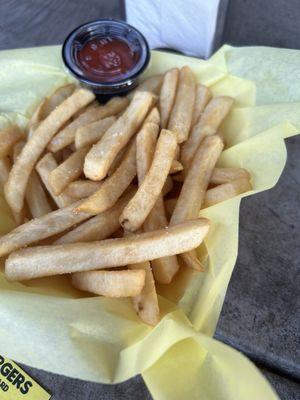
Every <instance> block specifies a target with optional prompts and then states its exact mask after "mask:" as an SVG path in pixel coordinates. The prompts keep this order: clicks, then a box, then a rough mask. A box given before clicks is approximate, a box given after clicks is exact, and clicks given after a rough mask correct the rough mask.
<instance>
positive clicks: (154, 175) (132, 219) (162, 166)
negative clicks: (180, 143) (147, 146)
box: [120, 129, 177, 231]
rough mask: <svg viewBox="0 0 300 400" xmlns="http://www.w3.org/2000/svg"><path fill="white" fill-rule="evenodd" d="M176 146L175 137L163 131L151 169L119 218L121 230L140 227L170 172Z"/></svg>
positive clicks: (169, 132) (131, 229) (132, 229)
mask: <svg viewBox="0 0 300 400" xmlns="http://www.w3.org/2000/svg"><path fill="white" fill-rule="evenodd" d="M176 146H177V139H176V135H175V134H174V133H173V132H171V131H168V130H166V129H163V130H162V131H161V133H160V136H159V139H158V141H157V146H156V149H155V153H154V156H153V161H152V163H151V167H150V169H149V171H148V173H147V175H146V176H145V179H144V180H143V182H142V184H141V186H140V187H139V189H138V191H137V192H136V194H135V196H134V197H133V198H132V199H131V200H130V201H129V203H128V204H127V206H126V207H125V208H124V210H123V213H122V215H121V217H120V223H121V225H122V226H123V228H125V229H127V230H129V231H135V230H137V229H139V228H140V227H141V226H142V224H143V222H144V221H145V219H146V218H147V216H148V214H149V213H150V211H151V209H152V208H153V206H154V204H155V202H156V200H157V199H158V197H159V195H160V192H161V190H162V188H163V186H164V183H165V181H166V179H167V176H168V174H169V172H170V167H171V164H172V161H173V159H174V155H175V151H176Z"/></svg>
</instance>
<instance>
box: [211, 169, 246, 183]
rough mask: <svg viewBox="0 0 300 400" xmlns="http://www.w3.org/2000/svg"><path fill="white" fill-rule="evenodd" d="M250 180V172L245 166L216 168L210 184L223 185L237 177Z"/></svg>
mask: <svg viewBox="0 0 300 400" xmlns="http://www.w3.org/2000/svg"><path fill="white" fill-rule="evenodd" d="M241 178H245V179H248V180H250V174H249V172H248V171H246V170H245V169H243V168H215V169H214V170H213V173H212V175H211V178H210V184H212V185H221V184H222V183H228V182H231V181H233V180H236V179H241Z"/></svg>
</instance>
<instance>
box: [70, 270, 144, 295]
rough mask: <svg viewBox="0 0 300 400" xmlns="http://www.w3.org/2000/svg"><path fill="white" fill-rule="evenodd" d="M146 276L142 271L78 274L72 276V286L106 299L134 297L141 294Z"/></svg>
mask: <svg viewBox="0 0 300 400" xmlns="http://www.w3.org/2000/svg"><path fill="white" fill-rule="evenodd" d="M145 276H146V272H145V270H142V269H140V270H123V271H89V272H77V273H76V274H73V275H72V285H73V286H75V287H76V288H77V289H80V290H85V291H87V292H91V293H95V294H99V295H102V296H105V297H133V296H138V295H139V294H140V293H141V291H142V289H143V286H144V284H145Z"/></svg>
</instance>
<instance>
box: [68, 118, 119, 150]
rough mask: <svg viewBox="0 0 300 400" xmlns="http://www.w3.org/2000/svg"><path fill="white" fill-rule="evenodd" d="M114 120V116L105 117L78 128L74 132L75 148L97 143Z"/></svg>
mask: <svg viewBox="0 0 300 400" xmlns="http://www.w3.org/2000/svg"><path fill="white" fill-rule="evenodd" d="M115 121H116V117H114V116H112V117H107V118H104V119H100V120H99V121H95V122H91V123H90V124H87V125H84V126H82V127H81V128H78V129H77V130H76V133H75V146H76V149H77V150H78V149H81V148H82V147H86V146H91V145H92V144H95V143H97V142H98V141H99V140H100V139H101V138H102V136H103V135H104V133H105V132H106V131H107V129H108V128H110V127H111V125H112V124H113V123H114V122H115Z"/></svg>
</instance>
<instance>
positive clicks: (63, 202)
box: [35, 153, 74, 208]
mask: <svg viewBox="0 0 300 400" xmlns="http://www.w3.org/2000/svg"><path fill="white" fill-rule="evenodd" d="M57 167H58V165H57V162H56V160H55V158H54V157H53V155H52V154H51V153H46V154H45V155H44V157H43V158H41V159H40V161H39V162H38V163H37V165H36V167H35V168H36V170H37V172H38V174H39V176H40V178H41V180H42V182H43V184H44V186H45V187H46V189H47V190H48V192H49V194H50V196H51V197H52V198H53V200H54V201H55V203H56V204H57V206H58V207H59V208H62V207H66V206H68V205H70V204H72V203H73V202H74V199H73V198H72V197H70V196H68V195H67V194H65V193H61V194H60V195H59V196H56V195H55V194H54V192H53V190H52V188H51V186H50V183H49V176H50V173H51V172H52V171H53V170H55V169H56V168H57Z"/></svg>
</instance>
